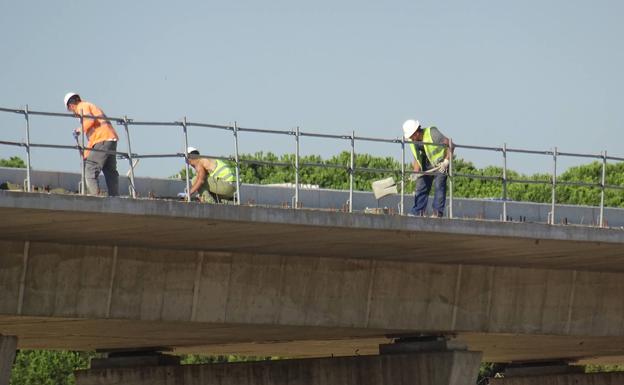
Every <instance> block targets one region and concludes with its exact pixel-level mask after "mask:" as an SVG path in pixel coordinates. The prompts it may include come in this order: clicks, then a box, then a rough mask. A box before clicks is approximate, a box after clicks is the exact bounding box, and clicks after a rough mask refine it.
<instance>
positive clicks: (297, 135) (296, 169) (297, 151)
mask: <svg viewBox="0 0 624 385" xmlns="http://www.w3.org/2000/svg"><path fill="white" fill-rule="evenodd" d="M299 135H300V132H299V126H297V128H296V129H295V208H296V209H298V208H299Z"/></svg>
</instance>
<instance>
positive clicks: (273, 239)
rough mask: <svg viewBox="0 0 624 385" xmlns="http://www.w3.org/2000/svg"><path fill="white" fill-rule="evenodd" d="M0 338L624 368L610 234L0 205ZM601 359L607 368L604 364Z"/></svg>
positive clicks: (350, 217) (113, 203) (271, 212)
mask: <svg viewBox="0 0 624 385" xmlns="http://www.w3.org/2000/svg"><path fill="white" fill-rule="evenodd" d="M0 215H1V216H2V218H3V219H4V221H2V223H0V250H1V253H2V254H1V255H0V291H1V292H2V295H0V314H1V315H0V334H5V335H17V336H18V337H19V344H20V347H22V348H29V347H30V348H71V349H94V348H117V347H139V346H169V347H172V348H174V349H175V350H177V351H179V352H204V353H225V352H235V353H239V354H240V353H243V354H254V355H283V356H290V357H297V356H323V355H330V354H336V355H341V354H344V355H349V354H355V353H359V354H365V353H376V349H377V346H378V345H379V343H380V342H382V341H386V340H387V338H388V337H392V336H399V335H414V334H418V333H444V334H452V335H454V336H455V338H457V339H460V340H462V341H464V342H466V343H467V344H468V345H469V347H470V348H471V349H474V350H478V351H483V352H484V359H486V360H490V361H512V360H513V361H515V360H531V359H553V358H562V357H563V358H570V359H599V360H600V359H603V360H609V359H612V358H613V357H614V356H619V355H624V348H622V346H624V322H623V321H622V319H624V301H622V297H623V296H624V279H622V278H624V276H622V275H621V273H622V271H623V270H624V251H623V250H624V247H623V246H624V245H623V244H624V231H621V230H615V229H598V228H591V227H576V226H549V225H542V224H531V223H499V222H489V221H475V220H448V219H430V218H413V217H399V216H384V215H365V214H346V213H339V212H327V211H319V210H316V211H311V210H288V209H268V208H259V207H246V206H220V205H217V206H212V205H201V204H194V203H191V204H187V203H183V202H175V201H153V200H130V199H124V198H98V197H81V196H69V195H68V196H63V195H47V194H28V193H12V192H0ZM609 357H611V358H609Z"/></svg>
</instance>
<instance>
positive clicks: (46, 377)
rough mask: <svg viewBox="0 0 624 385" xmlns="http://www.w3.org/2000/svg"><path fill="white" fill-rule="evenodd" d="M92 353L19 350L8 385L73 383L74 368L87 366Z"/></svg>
mask: <svg viewBox="0 0 624 385" xmlns="http://www.w3.org/2000/svg"><path fill="white" fill-rule="evenodd" d="M94 355H95V354H94V353H82V352H70V351H52V350H21V351H19V352H18V353H17V355H16V357H15V364H14V365H13V370H12V372H11V381H10V385H73V384H75V383H76V380H75V378H74V370H78V369H86V368H88V367H89V360H90V358H91V357H93V356H94Z"/></svg>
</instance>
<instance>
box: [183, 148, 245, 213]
mask: <svg viewBox="0 0 624 385" xmlns="http://www.w3.org/2000/svg"><path fill="white" fill-rule="evenodd" d="M186 152H187V159H188V160H187V161H188V164H189V165H191V166H192V167H193V168H194V169H195V172H196V174H197V175H196V176H195V179H193V185H192V186H191V191H190V192H189V194H190V195H193V194H194V193H197V194H198V195H199V200H200V201H201V202H204V203H219V202H221V201H222V200H229V201H231V200H233V199H234V193H235V192H236V176H235V174H234V171H233V170H232V168H231V167H230V166H228V165H227V164H226V163H225V162H224V161H222V160H221V159H211V158H205V157H201V156H200V155H199V150H198V149H196V148H195V147H189V148H187V149H186Z"/></svg>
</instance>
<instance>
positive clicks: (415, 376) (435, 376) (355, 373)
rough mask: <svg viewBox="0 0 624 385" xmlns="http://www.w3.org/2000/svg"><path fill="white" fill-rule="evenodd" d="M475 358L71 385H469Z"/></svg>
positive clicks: (266, 366) (145, 375) (136, 371)
mask: <svg viewBox="0 0 624 385" xmlns="http://www.w3.org/2000/svg"><path fill="white" fill-rule="evenodd" d="M480 362H481V354H480V353H477V352H468V351H446V352H426V353H411V354H391V355H378V356H351V357H337V358H315V359H301V360H280V361H261V362H241V363H229V364H207V365H181V366H157V367H154V366H153V367H142V368H125V369H102V370H85V371H78V372H76V384H77V385H116V384H124V385H147V384H149V385H168V384H185V385H230V384H231V385H293V384H297V385H384V384H392V385H408V384H409V385H474V383H475V382H476V378H477V373H478V370H479V363H480Z"/></svg>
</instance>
